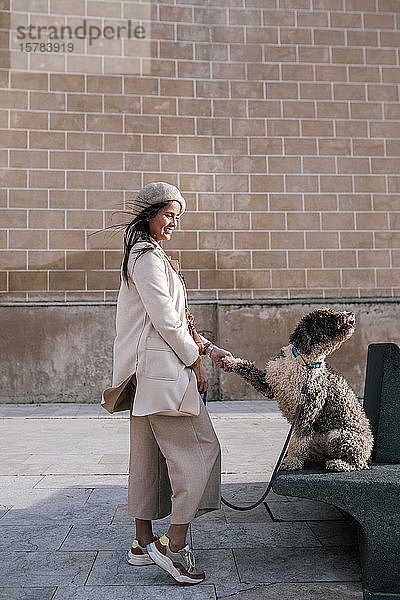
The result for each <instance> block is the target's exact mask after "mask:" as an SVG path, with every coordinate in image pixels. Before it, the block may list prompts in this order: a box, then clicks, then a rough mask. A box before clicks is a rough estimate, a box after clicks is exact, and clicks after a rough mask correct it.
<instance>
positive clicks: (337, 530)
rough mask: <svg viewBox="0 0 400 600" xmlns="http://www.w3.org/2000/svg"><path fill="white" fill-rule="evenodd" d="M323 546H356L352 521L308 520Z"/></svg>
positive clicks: (355, 535) (355, 534)
mask: <svg viewBox="0 0 400 600" xmlns="http://www.w3.org/2000/svg"><path fill="white" fill-rule="evenodd" d="M307 525H308V526H309V527H310V528H311V530H312V531H313V532H314V534H315V535H316V536H317V538H318V539H319V541H320V542H321V544H322V545H323V546H357V529H356V525H355V523H354V522H352V521H350V520H347V519H346V520H345V521H340V522H338V521H308V522H307Z"/></svg>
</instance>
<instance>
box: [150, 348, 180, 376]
mask: <svg viewBox="0 0 400 600" xmlns="http://www.w3.org/2000/svg"><path fill="white" fill-rule="evenodd" d="M177 360H179V359H178V358H177V357H176V355H175V352H174V351H173V350H167V349H162V350H160V349H155V348H154V349H153V348H146V366H145V376H146V377H147V378H148V379H163V380H167V381H176V380H177V379H178V376H179V370H178V365H177Z"/></svg>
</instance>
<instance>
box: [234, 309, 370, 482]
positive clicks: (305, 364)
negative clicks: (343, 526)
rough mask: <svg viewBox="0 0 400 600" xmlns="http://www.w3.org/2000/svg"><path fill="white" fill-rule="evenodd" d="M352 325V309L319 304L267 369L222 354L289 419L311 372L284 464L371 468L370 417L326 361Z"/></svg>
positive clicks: (342, 379)
mask: <svg viewBox="0 0 400 600" xmlns="http://www.w3.org/2000/svg"><path fill="white" fill-rule="evenodd" d="M354 324H355V317H354V313H349V312H337V311H334V310H332V309H328V308H325V307H323V308H319V309H317V310H314V311H313V312H311V313H309V314H308V315H305V316H304V317H303V318H302V319H301V321H300V322H299V324H298V325H297V327H296V329H295V330H294V331H293V333H292V335H291V336H290V344H289V345H288V346H284V347H283V348H282V350H281V351H280V353H279V354H278V355H277V356H276V357H275V358H273V359H272V360H270V361H269V362H267V364H266V368H265V370H264V371H261V370H260V369H258V368H257V367H256V366H255V365H254V363H251V362H249V361H248V360H243V359H241V358H231V357H227V358H225V359H224V363H225V369H226V370H227V371H231V372H234V373H238V374H239V375H241V376H242V377H243V378H244V379H245V380H246V381H248V382H249V383H250V384H251V385H252V386H253V387H254V388H255V389H256V390H258V391H259V392H261V393H262V394H263V395H264V396H267V397H268V398H271V397H275V398H276V400H277V402H278V406H279V408H280V410H281V412H282V414H283V416H284V417H285V418H286V419H287V420H288V421H289V423H292V422H293V419H294V416H295V413H296V408H297V405H298V402H299V398H300V394H301V389H302V387H303V384H304V383H305V382H306V380H307V379H308V375H309V374H310V378H309V380H308V384H307V393H306V399H305V402H304V406H303V410H302V413H301V414H300V418H299V420H298V422H297V425H296V426H295V430H294V434H293V437H292V440H291V442H290V444H289V449H288V454H287V457H286V458H285V460H284V462H283V463H282V467H281V468H283V469H301V468H302V467H303V466H304V463H305V461H310V460H311V461H323V462H325V466H326V468H327V469H330V470H332V471H354V470H357V469H368V459H369V457H370V455H371V451H372V447H373V436H372V432H371V428H370V425H369V421H368V419H367V416H366V414H365V412H364V410H363V408H362V406H361V404H360V402H359V400H358V398H357V396H356V395H355V393H354V392H353V390H352V389H351V388H350V386H349V384H348V383H347V381H346V380H345V379H344V378H343V377H342V376H341V375H339V373H336V372H335V371H334V370H333V369H332V368H331V367H330V366H329V365H328V364H326V362H325V357H326V356H327V355H328V354H330V353H331V352H333V351H334V350H336V349H337V348H339V347H340V346H341V345H342V344H343V342H345V341H346V340H348V339H349V338H350V337H351V336H352V335H353V333H354ZM311 365H313V366H311Z"/></svg>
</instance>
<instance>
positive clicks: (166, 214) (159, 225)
mask: <svg viewBox="0 0 400 600" xmlns="http://www.w3.org/2000/svg"><path fill="white" fill-rule="evenodd" d="M180 212H181V205H180V204H179V202H176V201H175V200H174V201H173V202H170V203H169V204H167V206H164V208H160V210H159V211H158V213H157V214H156V216H155V217H151V218H150V219H149V230H150V234H151V235H152V236H153V238H155V239H156V240H157V242H160V241H161V240H170V239H171V235H172V232H173V230H174V229H175V227H176V224H177V221H178V218H179V214H180Z"/></svg>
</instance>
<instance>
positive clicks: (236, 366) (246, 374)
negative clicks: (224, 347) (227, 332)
mask: <svg viewBox="0 0 400 600" xmlns="http://www.w3.org/2000/svg"><path fill="white" fill-rule="evenodd" d="M222 362H223V364H224V365H225V366H226V370H227V371H230V372H232V373H237V374H238V375H240V376H241V377H243V379H245V380H246V381H248V382H249V383H250V384H251V385H252V386H253V388H254V389H256V390H257V391H258V392H261V394H263V395H264V396H266V397H267V398H272V397H273V393H272V389H271V386H270V385H269V383H268V381H267V378H266V373H265V371H261V370H260V369H258V368H257V367H256V366H255V364H254V363H252V362H250V361H249V360H243V359H241V358H233V357H232V358H231V357H226V358H223V359H222Z"/></svg>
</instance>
